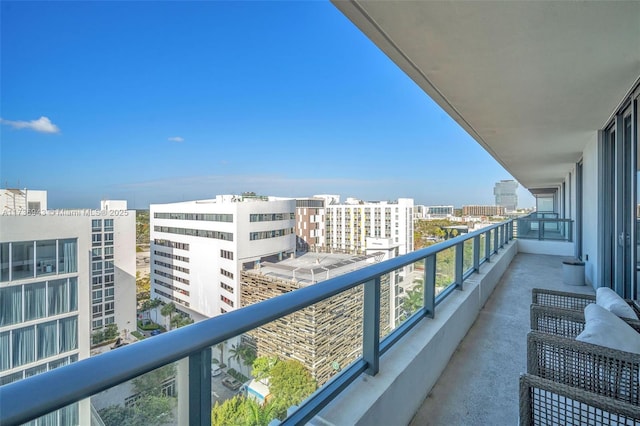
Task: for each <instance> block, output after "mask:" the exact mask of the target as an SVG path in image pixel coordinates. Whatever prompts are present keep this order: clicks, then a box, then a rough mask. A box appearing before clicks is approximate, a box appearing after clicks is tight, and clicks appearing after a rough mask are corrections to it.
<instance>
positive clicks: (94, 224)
mask: <svg viewBox="0 0 640 426" xmlns="http://www.w3.org/2000/svg"><path fill="white" fill-rule="evenodd" d="M91 230H92V231H102V219H93V220H92V221H91Z"/></svg>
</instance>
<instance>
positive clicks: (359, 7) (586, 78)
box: [333, 0, 640, 188]
mask: <svg viewBox="0 0 640 426" xmlns="http://www.w3.org/2000/svg"><path fill="white" fill-rule="evenodd" d="M333 3H334V5H335V6H336V7H337V8H338V9H339V10H341V11H342V12H343V13H344V14H345V15H346V16H347V17H348V18H349V19H350V20H351V21H352V22H353V23H354V24H355V25H356V26H358V27H359V28H360V29H361V30H362V31H363V32H364V33H365V34H366V35H367V36H368V37H369V38H370V39H371V40H372V41H373V42H374V43H375V44H376V45H377V46H378V47H379V48H380V49H382V51H384V52H385V53H386V54H387V55H388V56H389V57H390V58H391V59H392V60H393V61H394V62H395V63H396V64H397V65H398V66H399V67H400V68H401V69H402V70H404V72H406V73H407V74H408V75H409V76H410V77H411V78H412V79H413V80H414V81H415V82H416V83H417V84H418V85H419V86H420V87H421V88H422V89H423V90H424V91H425V92H426V93H427V94H428V95H429V96H430V97H431V98H432V99H433V100H434V101H435V102H437V103H438V104H439V105H440V106H441V107H442V108H443V109H444V110H445V111H446V112H447V113H448V114H449V115H451V117H453V118H454V119H455V120H456V121H457V122H458V123H459V124H460V125H461V126H462V127H463V128H464V129H465V130H466V131H467V132H469V134H470V135H471V136H472V137H473V138H474V139H475V140H476V141H478V143H480V144H481V145H482V146H483V147H484V148H485V149H486V150H487V151H488V152H489V153H490V154H491V155H492V156H493V157H494V158H495V159H496V160H497V161H498V162H499V163H500V164H501V165H502V166H504V167H505V169H507V171H509V173H511V174H512V175H513V176H514V177H515V178H516V179H518V181H520V183H522V184H523V185H524V186H526V187H528V188H536V187H553V186H556V185H559V184H560V183H561V182H562V181H563V179H564V177H565V176H566V174H567V173H568V172H569V171H570V170H571V168H572V167H573V165H574V164H575V163H576V162H577V161H578V160H579V159H580V157H581V155H582V152H583V149H584V147H585V145H586V144H587V142H588V141H589V140H592V139H593V137H594V134H595V132H596V131H597V130H598V129H600V128H601V127H602V126H603V125H604V124H605V122H606V120H607V119H608V118H609V117H610V115H611V113H612V112H613V111H614V110H615V109H616V107H617V106H618V104H619V103H620V101H622V99H623V98H624V97H625V95H626V94H627V92H628V90H629V89H630V88H631V86H632V85H633V84H634V82H635V81H636V80H637V79H638V77H639V76H640V1H616V2H606V1H590V2H581V1H559V2H550V1H420V2H417V1H371V2H368V1H367V2H363V1H349V2H343V1H335V0H334V2H333ZM442 142H443V143H446V142H447V141H442Z"/></svg>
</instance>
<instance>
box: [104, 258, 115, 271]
mask: <svg viewBox="0 0 640 426" xmlns="http://www.w3.org/2000/svg"><path fill="white" fill-rule="evenodd" d="M104 272H105V273H106V274H109V273H112V272H113V260H105V261H104Z"/></svg>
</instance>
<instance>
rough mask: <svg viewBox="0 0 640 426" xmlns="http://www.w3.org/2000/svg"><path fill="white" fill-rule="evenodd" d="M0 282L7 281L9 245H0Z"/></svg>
mask: <svg viewBox="0 0 640 426" xmlns="http://www.w3.org/2000/svg"><path fill="white" fill-rule="evenodd" d="M0 281H9V243H0Z"/></svg>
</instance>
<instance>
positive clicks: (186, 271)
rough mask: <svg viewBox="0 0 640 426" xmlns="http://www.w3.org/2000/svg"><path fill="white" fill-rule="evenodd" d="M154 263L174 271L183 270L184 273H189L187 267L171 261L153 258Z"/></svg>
mask: <svg viewBox="0 0 640 426" xmlns="http://www.w3.org/2000/svg"><path fill="white" fill-rule="evenodd" d="M153 264H154V265H159V266H164V267H165V268H169V269H173V270H176V271H180V272H184V273H186V274H188V273H189V268H183V267H182V266H177V265H173V264H171V263H166V262H162V261H160V260H154V261H153Z"/></svg>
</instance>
